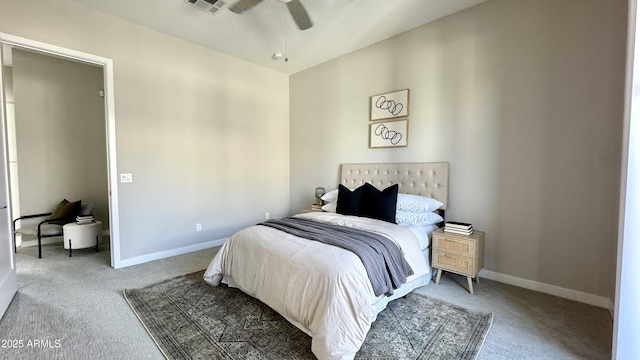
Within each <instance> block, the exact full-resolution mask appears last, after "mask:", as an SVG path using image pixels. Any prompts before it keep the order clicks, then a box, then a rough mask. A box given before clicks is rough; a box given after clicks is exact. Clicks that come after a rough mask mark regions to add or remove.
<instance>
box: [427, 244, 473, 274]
mask: <svg viewBox="0 0 640 360" xmlns="http://www.w3.org/2000/svg"><path fill="white" fill-rule="evenodd" d="M433 266H434V267H436V268H439V269H443V270H448V271H453V272H456V273H459V274H463V275H470V276H475V275H476V274H475V273H474V270H475V269H474V262H473V258H471V257H466V256H460V255H455V254H451V253H444V252H440V251H437V250H435V249H434V250H433Z"/></svg>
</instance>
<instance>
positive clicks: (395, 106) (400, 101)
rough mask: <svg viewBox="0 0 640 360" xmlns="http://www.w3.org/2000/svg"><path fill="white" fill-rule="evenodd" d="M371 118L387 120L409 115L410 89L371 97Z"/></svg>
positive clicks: (371, 119) (372, 119)
mask: <svg viewBox="0 0 640 360" xmlns="http://www.w3.org/2000/svg"><path fill="white" fill-rule="evenodd" d="M369 104H370V111H369V114H370V116H369V120H370V121H376V120H385V119H394V118H403V117H408V116H409V89H404V90H398V91H393V92H389V93H385V94H380V95H373V96H371V97H370V102H369Z"/></svg>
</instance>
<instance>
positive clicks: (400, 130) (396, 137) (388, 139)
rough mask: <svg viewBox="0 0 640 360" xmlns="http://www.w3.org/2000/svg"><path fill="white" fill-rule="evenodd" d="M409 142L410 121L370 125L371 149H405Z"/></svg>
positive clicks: (383, 122) (382, 122)
mask: <svg viewBox="0 0 640 360" xmlns="http://www.w3.org/2000/svg"><path fill="white" fill-rule="evenodd" d="M408 140H409V119H402V120H389V121H380V122H375V123H371V124H369V147H370V148H384V147H403V146H407V143H408Z"/></svg>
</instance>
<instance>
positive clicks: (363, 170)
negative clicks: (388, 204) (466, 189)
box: [340, 162, 449, 210]
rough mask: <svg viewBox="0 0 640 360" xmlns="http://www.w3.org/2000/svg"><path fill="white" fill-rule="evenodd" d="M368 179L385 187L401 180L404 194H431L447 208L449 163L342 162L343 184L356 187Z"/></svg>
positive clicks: (341, 177) (377, 186)
mask: <svg viewBox="0 0 640 360" xmlns="http://www.w3.org/2000/svg"><path fill="white" fill-rule="evenodd" d="M365 182H368V183H370V184H372V185H374V186H375V187H376V188H378V189H380V190H383V189H385V188H387V187H389V186H390V185H393V184H398V191H399V192H401V193H405V194H414V195H422V196H428V197H430V198H433V199H436V200H439V201H441V202H442V203H443V204H444V205H442V206H441V207H440V209H442V210H446V209H447V202H448V199H449V163H447V162H429V163H378V164H375V163H373V164H342V165H341V171H340V184H342V185H344V186H346V187H348V188H350V189H355V188H357V187H359V186H361V185H363V184H364V183H365Z"/></svg>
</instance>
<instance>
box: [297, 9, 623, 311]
mask: <svg viewBox="0 0 640 360" xmlns="http://www.w3.org/2000/svg"><path fill="white" fill-rule="evenodd" d="M625 26H626V1H624V0H616V1H596V0H593V1H573V0H562V1H551V0H547V1H513V0H491V1H488V2H487V3H484V4H481V5H478V6H476V7H473V8H470V9H467V10H465V11H463V12H460V13H457V14H454V15H451V16H449V17H447V18H444V19H441V20H439V21H437V22H434V23H432V24H428V25H425V26H422V27H420V28H417V29H415V30H412V31H409V32H407V33H404V34H402V35H400V36H397V37H394V38H391V39H389V40H387V41H384V42H381V43H378V44H375V45H373V46H370V47H367V48H364V49H362V50H360V51H356V52H354V53H352V54H349V55H347V56H343V57H341V58H339V59H336V60H334V61H331V62H327V63H324V64H322V65H319V66H317V67H315V68H312V69H310V70H307V71H303V72H300V73H297V74H295V75H293V76H292V77H291V79H290V102H291V112H290V117H291V203H292V210H293V211H298V210H301V209H303V208H306V207H308V204H309V203H310V202H311V201H313V195H312V194H313V189H314V188H315V187H317V186H324V187H325V188H328V189H330V188H335V187H336V186H337V183H338V167H339V164H340V163H345V162H396V161H400V162H411V161H448V162H450V164H451V168H450V169H451V174H450V203H449V210H448V211H447V218H448V219H452V220H460V221H468V222H472V223H473V224H474V225H475V226H476V227H477V228H478V229H482V230H485V231H486V245H485V246H486V248H485V269H486V270H489V271H492V272H495V273H499V274H505V275H509V276H514V277H517V278H521V279H525V280H531V281H535V282H540V283H544V284H550V285H555V286H558V287H561V288H566V289H571V290H576V291H578V292H584V293H587V294H594V295H598V296H602V297H608V298H612V297H613V286H614V278H615V261H616V256H615V249H616V238H617V235H616V227H617V203H618V188H619V173H620V149H621V145H620V144H621V129H622V117H623V96H624V93H623V85H624V68H625V66H624V64H625V41H626V35H625V30H626V29H625ZM405 88H409V89H410V90H411V99H410V102H411V109H410V117H409V118H410V121H409V123H410V124H409V146H408V147H406V148H395V149H369V148H368V132H367V131H368V126H367V125H368V124H367V123H368V115H369V110H368V109H369V108H368V101H369V96H371V95H375V94H380V93H384V92H388V91H392V90H399V89H405Z"/></svg>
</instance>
